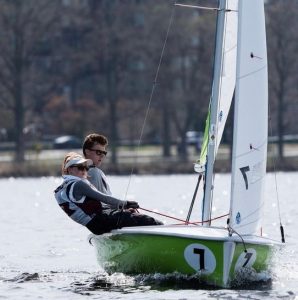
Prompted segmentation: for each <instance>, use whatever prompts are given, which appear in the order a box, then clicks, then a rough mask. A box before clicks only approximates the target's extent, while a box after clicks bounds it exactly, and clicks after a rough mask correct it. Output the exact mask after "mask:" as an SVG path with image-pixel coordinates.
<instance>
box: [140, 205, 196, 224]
mask: <svg viewBox="0 0 298 300" xmlns="http://www.w3.org/2000/svg"><path fill="white" fill-rule="evenodd" d="M139 209H142V210H144V211H147V212H150V213H153V214H156V215H160V216H163V217H166V218H169V219H173V220H176V221H180V222H183V223H184V224H187V225H188V224H191V225H198V224H197V222H196V223H194V222H188V221H185V220H182V219H179V218H176V217H172V216H169V215H166V214H162V213H159V212H156V211H153V210H150V209H146V208H143V207H139Z"/></svg>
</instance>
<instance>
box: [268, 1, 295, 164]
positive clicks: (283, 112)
mask: <svg viewBox="0 0 298 300" xmlns="http://www.w3.org/2000/svg"><path fill="white" fill-rule="evenodd" d="M266 12H267V22H268V31H267V39H268V56H269V59H268V61H269V80H270V81H269V83H270V89H269V92H270V93H269V95H270V98H271V100H272V101H271V103H272V108H271V113H272V112H275V113H276V116H277V125H276V127H277V135H278V155H279V159H280V160H282V159H283V158H284V148H283V146H284V141H283V137H284V134H285V131H286V127H287V125H288V123H287V122H288V120H289V119H290V118H289V116H290V114H291V111H290V110H289V108H290V106H289V105H290V104H291V102H292V101H293V98H294V97H293V95H294V94H297V85H296V84H295V81H294V80H295V72H296V70H297V51H298V47H297V30H298V21H297V14H298V3H297V1H295V0H289V1H282V0H271V1H269V2H268V4H267V10H266ZM295 119H296V118H295Z"/></svg>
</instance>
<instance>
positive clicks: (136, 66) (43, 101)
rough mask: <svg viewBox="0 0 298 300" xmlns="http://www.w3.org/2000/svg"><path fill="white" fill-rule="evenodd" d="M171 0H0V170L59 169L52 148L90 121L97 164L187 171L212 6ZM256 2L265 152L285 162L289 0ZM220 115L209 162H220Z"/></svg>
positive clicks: (291, 72)
mask: <svg viewBox="0 0 298 300" xmlns="http://www.w3.org/2000/svg"><path fill="white" fill-rule="evenodd" d="M174 2H175V1H169V0H155V1H146V0H26V1H23V0H0V108H1V109H0V176H10V175H20V176H23V175H27V176H29V175H30V176H38V175H56V174H59V171H60V170H59V164H60V163H61V160H62V157H63V155H64V154H65V153H66V152H67V151H69V149H79V150H78V151H80V148H81V145H82V141H83V138H84V136H85V135H87V134H89V133H92V132H97V133H101V134H104V135H106V136H107V137H108V139H109V148H108V150H109V154H108V156H107V162H106V164H105V166H106V168H107V169H109V171H110V172H112V173H129V170H130V169H131V166H132V165H134V166H136V165H138V167H137V168H136V169H135V172H137V173H138V172H139V173H142V172H144V173H145V172H146V173H147V172H173V170H174V169H175V170H176V172H191V171H192V163H193V161H194V160H196V159H197V157H198V155H199V151H200V147H201V142H202V135H203V133H202V131H203V130H204V126H205V119H206V112H207V109H208V103H209V98H210V92H211V82H212V68H213V66H212V65H213V51H214V39H215V20H216V13H215V12H212V11H202V10H198V9H189V8H182V7H175V6H174ZM180 2H181V3H186V4H194V5H206V6H213V7H215V6H217V1H215V0H209V1H203V0H202V1H180ZM265 12H266V22H267V45H268V64H269V101H270V107H269V111H270V120H269V135H270V138H269V141H270V145H269V157H274V162H275V163H274V166H273V163H272V164H270V162H269V164H268V167H269V169H270V168H271V169H272V168H273V167H274V168H275V167H277V168H280V169H285V170H289V169H291V170H293V169H296V168H297V166H298V158H297V157H298V147H297V143H298V124H297V113H298V97H297V96H298V74H297V69H298V56H297V53H298V42H297V41H298V39H297V37H298V36H297V35H298V33H297V32H298V1H297V0H287V1H283V0H267V1H266V5H265ZM172 13H173V15H174V18H173V23H172V25H171V27H170V31H169V35H168V39H167V43H166V46H165V49H164V56H163V60H162V62H161V65H160V69H159V76H158V78H157V81H156V70H157V68H158V65H159V61H160V56H161V52H162V49H163V45H164V42H165V38H166V33H167V30H168V26H169V22H170V19H171V15H172ZM154 83H156V86H155V89H154V94H153V97H152V102H151V105H150V109H149V114H148V118H147V120H146V124H145V127H144V132H143V136H142V140H141V141H139V138H140V135H141V129H142V127H143V122H144V119H145V116H146V111H147V107H148V103H149V100H150V97H151V92H152V87H153V84H154ZM231 118H232V113H231V117H230V119H231ZM253 121H254V120H253V119H252V122H253ZM230 124H231V120H229V121H228V126H227V128H226V131H225V134H224V137H223V145H222V147H221V148H220V152H219V159H218V163H217V170H219V171H229V163H228V162H229V158H230V145H231V141H232V129H231V125H230ZM139 144H140V147H137V146H138V145H139Z"/></svg>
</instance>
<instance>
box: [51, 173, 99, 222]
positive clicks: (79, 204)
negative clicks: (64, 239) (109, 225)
mask: <svg viewBox="0 0 298 300" xmlns="http://www.w3.org/2000/svg"><path fill="white" fill-rule="evenodd" d="M63 178H64V182H63V183H62V184H61V185H60V186H59V187H57V189H56V190H55V191H54V193H55V198H56V200H57V202H58V204H59V206H60V207H61V208H62V209H63V210H64V212H65V213H66V214H67V215H68V216H69V217H70V218H72V219H73V220H74V221H75V222H77V223H79V224H82V225H84V226H85V225H86V224H88V223H89V222H90V221H91V220H92V219H93V218H94V217H95V216H96V215H97V214H100V213H101V212H102V205H101V202H100V201H98V200H96V199H91V198H88V197H86V196H83V197H82V198H81V199H76V198H75V197H74V195H73V188H74V185H75V183H76V182H78V181H81V180H82V181H84V182H86V183H87V184H88V185H90V183H89V181H88V180H86V179H82V178H79V177H76V176H71V175H66V176H63ZM90 186H91V185H90ZM91 187H92V186H91Z"/></svg>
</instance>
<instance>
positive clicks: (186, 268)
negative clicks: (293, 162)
mask: <svg viewBox="0 0 298 300" xmlns="http://www.w3.org/2000/svg"><path fill="white" fill-rule="evenodd" d="M217 11H218V12H217V14H218V15H217V33H216V47H215V57H214V75H213V84H212V95H211V100H210V106H209V113H208V116H207V121H206V128H205V140H204V143H203V147H202V152H201V155H200V158H199V160H198V162H197V163H196V165H195V170H196V171H197V172H199V178H202V177H203V178H204V181H205V183H204V197H203V204H202V222H201V223H202V225H200V226H197V225H194V224H192V223H191V222H189V216H188V218H187V220H186V222H185V224H184V225H167V226H147V227H129V228H128V227H127V228H122V229H117V230H113V231H112V232H111V233H108V234H104V235H101V236H97V235H90V239H89V240H90V242H91V244H92V245H94V246H95V249H96V254H97V259H98V262H99V263H100V265H101V266H102V267H103V268H104V269H105V270H106V271H108V272H122V273H125V274H154V273H161V274H169V273H175V272H177V273H181V274H186V275H195V274H197V275H199V276H200V278H201V279H202V280H203V281H204V282H206V283H207V284H210V285H213V286H218V287H224V288H227V287H230V286H231V284H232V282H233V281H234V280H235V279H237V276H238V274H239V273H241V272H246V271H247V270H254V271H255V272H257V273H260V272H268V271H269V270H270V266H271V259H272V256H273V253H274V251H275V248H276V247H279V246H280V245H281V243H280V242H279V241H275V240H272V239H269V238H266V237H263V236H262V227H261V221H262V211H263V209H264V195H263V192H264V184H265V176H266V160H267V136H268V134H267V129H268V125H267V122H268V78H267V77H268V74H267V49H266V32H265V16H264V3H263V0H220V1H219V7H218V8H217ZM233 97H234V101H235V103H234V125H233V126H234V127H233V150H232V172H231V196H230V211H229V216H228V219H227V225H225V226H223V227H215V226H212V224H211V217H212V216H211V208H212V196H213V187H214V174H213V166H214V162H215V159H216V154H217V150H218V147H219V144H220V140H221V136H222V134H223V130H224V127H225V123H226V120H227V116H228V112H229V110H230V106H231V102H232V99H233ZM198 182H199V180H198ZM189 215H190V212H189Z"/></svg>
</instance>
